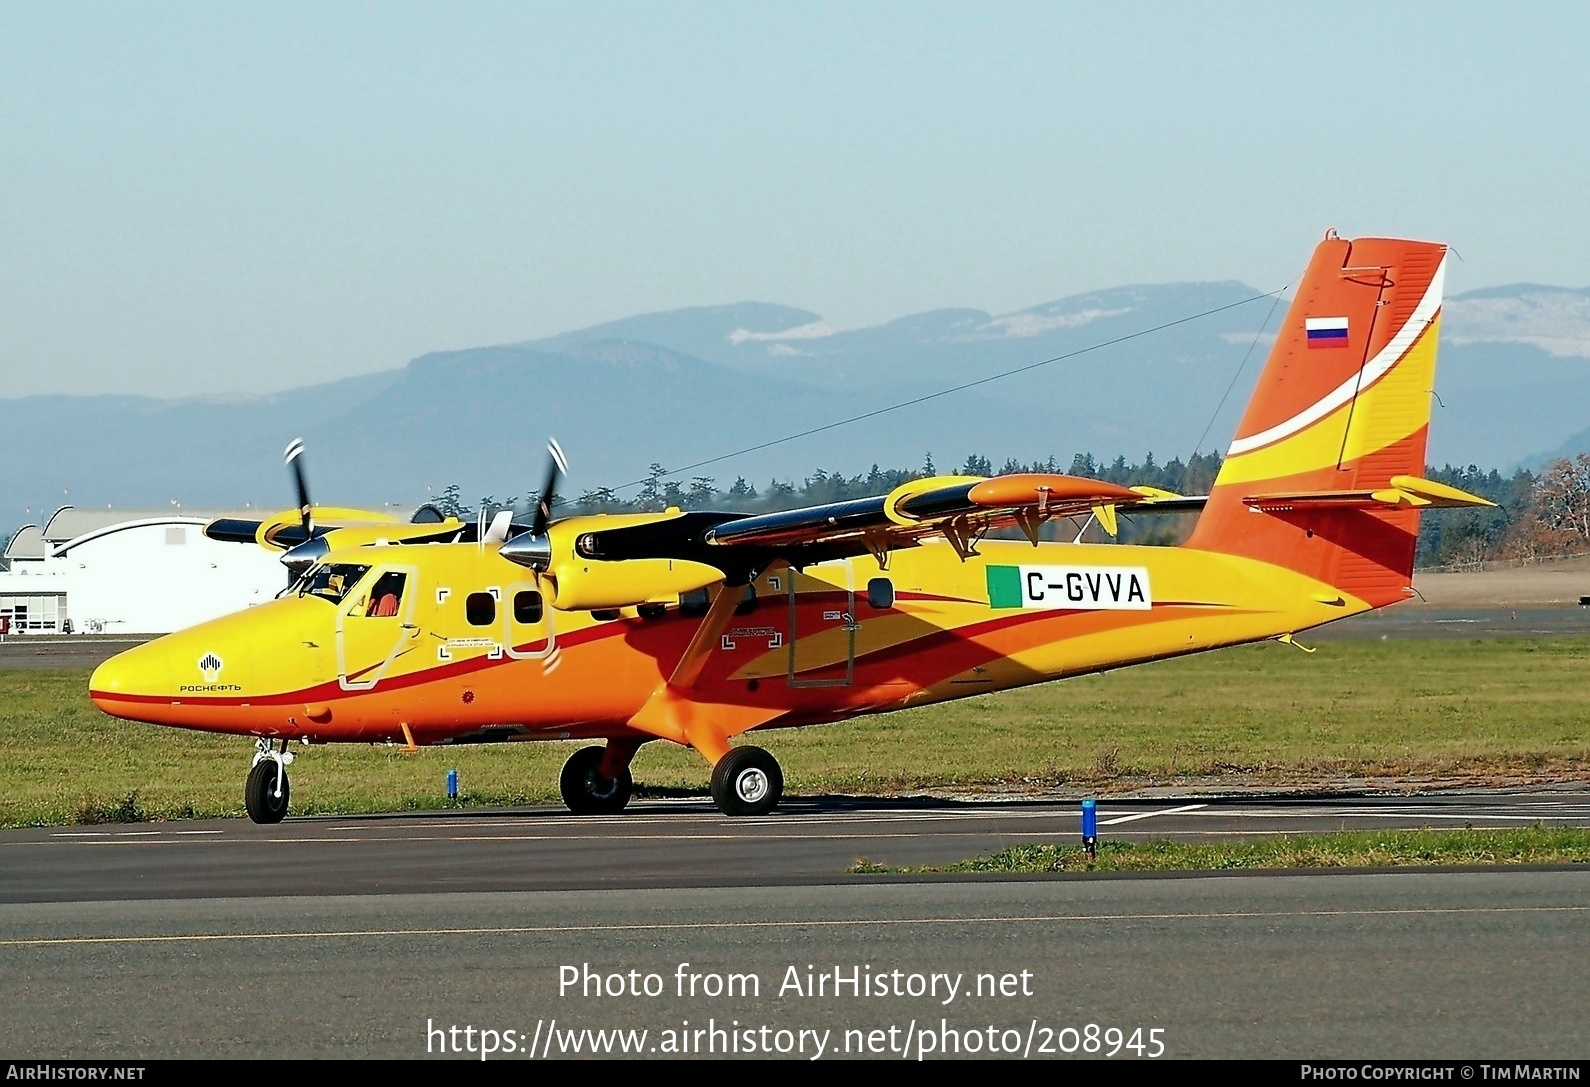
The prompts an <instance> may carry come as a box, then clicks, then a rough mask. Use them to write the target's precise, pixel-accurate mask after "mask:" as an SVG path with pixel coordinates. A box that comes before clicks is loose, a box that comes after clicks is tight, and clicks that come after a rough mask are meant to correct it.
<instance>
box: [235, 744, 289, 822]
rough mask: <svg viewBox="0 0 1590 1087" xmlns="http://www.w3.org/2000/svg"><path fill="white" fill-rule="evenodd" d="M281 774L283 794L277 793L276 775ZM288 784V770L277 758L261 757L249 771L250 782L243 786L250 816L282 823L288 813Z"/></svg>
mask: <svg viewBox="0 0 1590 1087" xmlns="http://www.w3.org/2000/svg"><path fill="white" fill-rule="evenodd" d="M278 773H280V774H281V782H282V794H281V795H280V796H277V795H276V775H277V774H278ZM291 791H292V790H291V789H290V788H289V787H288V784H287V770H286V768H285V767H282V766H281V765H280V764H279V763H277V761H276V760H275V759H261V760H260V761H259V762H256V763H255V764H254V769H252V770H250V771H249V772H248V784H246V785H244V786H243V807H244V808H246V809H247V810H248V817H249V818H250V819H252V820H254V822H256V823H280V822H281V821H282V818H283V817H284V816H285V815H286V814H287V799H288V796H289V795H290V793H291Z"/></svg>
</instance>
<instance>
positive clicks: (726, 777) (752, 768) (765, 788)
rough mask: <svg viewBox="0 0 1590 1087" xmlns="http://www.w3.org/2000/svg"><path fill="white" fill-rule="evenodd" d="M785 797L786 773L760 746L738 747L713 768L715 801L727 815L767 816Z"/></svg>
mask: <svg viewBox="0 0 1590 1087" xmlns="http://www.w3.org/2000/svg"><path fill="white" fill-rule="evenodd" d="M783 795H784V771H782V770H780V769H779V766H778V760H777V759H775V758H774V757H773V756H772V755H770V754H769V753H768V752H766V751H764V750H762V749H761V748H760V747H736V748H733V749H732V750H730V751H729V753H728V754H727V755H725V756H723V758H721V759H719V760H718V765H716V766H714V767H713V768H712V800H713V803H715V804H717V805H718V810H719V811H721V812H722V813H723V814H724V815H766V814H767V813H768V812H770V811H772V810H773V808H774V807H775V806H777V804H778V801H779V798H780V797H782V796H783Z"/></svg>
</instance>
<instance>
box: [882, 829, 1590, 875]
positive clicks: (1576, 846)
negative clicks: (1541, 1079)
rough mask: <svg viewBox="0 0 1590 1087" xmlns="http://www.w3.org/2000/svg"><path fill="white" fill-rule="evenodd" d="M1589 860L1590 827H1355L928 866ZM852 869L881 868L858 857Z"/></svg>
mask: <svg viewBox="0 0 1590 1087" xmlns="http://www.w3.org/2000/svg"><path fill="white" fill-rule="evenodd" d="M1437 864H1444V865H1481V864H1590V830H1584V829H1581V828H1579V827H1514V828H1508V829H1506V830H1475V829H1472V828H1465V829H1462V830H1353V831H1338V832H1336V833H1333V834H1292V835H1285V836H1277V837H1270V838H1261V839H1256V840H1254V841H1248V842H1212V843H1200V842H1175V841H1168V840H1165V839H1156V840H1154V841H1147V842H1103V843H1100V845H1099V847H1098V855H1097V856H1096V857H1094V858H1093V859H1092V860H1089V859H1088V856H1087V854H1085V853H1084V852H1083V851H1082V847H1081V846H1077V845H1064V846H1062V845H1040V844H1029V845H1018V846H1013V847H1011V848H1010V849H1003V850H1001V851H999V852H998V853H993V854H990V855H989V856H986V857H977V858H974V859H972V860H967V861H961V862H959V863H958V864H950V865H945V866H943V867H940V868H923V869H908V871H925V872H989V873H1026V874H1032V873H1039V872H1166V871H1179V872H1186V871H1228V870H1232V869H1238V868H1402V867H1417V866H1427V865H1437ZM851 871H853V872H886V871H889V869H886V868H884V867H883V866H882V865H877V864H870V863H868V862H865V861H862V862H859V863H858V864H857V865H856V867H855V868H853V869H851Z"/></svg>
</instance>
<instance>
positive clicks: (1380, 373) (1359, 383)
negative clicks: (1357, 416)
mask: <svg viewBox="0 0 1590 1087" xmlns="http://www.w3.org/2000/svg"><path fill="white" fill-rule="evenodd" d="M1446 261H1447V258H1446V257H1442V258H1441V265H1440V267H1438V268H1437V269H1436V270H1435V276H1434V277H1433V278H1432V279H1431V280H1430V286H1429V288H1428V289H1427V290H1426V291H1425V292H1424V297H1423V298H1421V299H1419V304H1418V305H1417V306H1415V307H1414V310H1413V313H1412V314H1411V315H1410V316H1409V317H1408V320H1407V322H1406V323H1404V324H1403V326H1402V328H1400V329H1399V330H1398V331H1397V334H1396V335H1395V336H1393V337H1392V338H1391V342H1390V343H1388V344H1386V346H1385V347H1382V348H1381V349H1380V351H1379V353H1377V354H1376V355H1375V357H1374V358H1372V359H1370V360H1369V361H1368V362H1366V363H1365V364H1364V366H1363V369H1361V370H1359V371H1358V372H1357V373H1355V374H1354V375H1353V376H1352V377H1350V378H1348V379H1347V380H1346V381H1344V382H1342V383H1341V384H1340V385H1338V386H1336V388H1334V389H1332V390H1331V391H1330V392H1328V393H1326V394H1325V395H1324V396H1322V397H1320V398H1319V399H1318V400H1316V401H1315V402H1314V403H1313V404H1311V405H1309V406H1308V407H1306V408H1304V409H1303V410H1302V411H1300V412H1298V413H1297V414H1296V415H1294V416H1292V418H1290V419H1288V420H1286V421H1285V422H1282V423H1277V424H1275V426H1273V427H1270V428H1269V429H1268V430H1262V431H1260V432H1259V433H1257V434H1254V435H1252V436H1250V437H1247V438H1237V439H1236V440H1234V441H1233V442H1232V443H1231V448H1230V449H1229V450H1227V451H1226V456H1228V457H1234V456H1237V455H1238V454H1239V453H1250V452H1252V451H1253V450H1255V449H1260V448H1262V447H1264V446H1266V445H1270V444H1271V443H1273V442H1278V441H1280V440H1281V439H1282V438H1286V437H1290V436H1291V435H1293V434H1296V433H1297V432H1298V431H1300V430H1302V429H1303V428H1304V427H1306V426H1308V425H1309V424H1311V423H1317V422H1319V421H1320V420H1321V419H1323V418H1325V416H1327V415H1329V414H1330V413H1331V412H1333V411H1335V410H1336V409H1337V408H1339V407H1341V406H1342V405H1343V404H1346V403H1347V402H1348V401H1350V400H1352V398H1353V397H1354V396H1356V395H1358V393H1359V392H1361V391H1363V390H1364V389H1367V388H1369V386H1371V385H1373V384H1374V383H1375V382H1377V381H1379V380H1380V379H1381V378H1382V377H1384V376H1386V374H1387V372H1388V371H1390V369H1391V368H1392V367H1393V366H1395V365H1396V364H1397V361H1398V360H1399V359H1401V358H1402V356H1403V355H1405V354H1407V353H1408V348H1410V347H1412V346H1413V344H1414V341H1415V340H1417V339H1418V338H1419V336H1420V335H1421V334H1422V333H1423V332H1424V330H1425V329H1426V328H1428V327H1429V326H1430V322H1431V321H1433V320H1435V315H1436V314H1437V313H1439V312H1440V311H1441V289H1442V286H1443V285H1444V283H1445V281H1446Z"/></svg>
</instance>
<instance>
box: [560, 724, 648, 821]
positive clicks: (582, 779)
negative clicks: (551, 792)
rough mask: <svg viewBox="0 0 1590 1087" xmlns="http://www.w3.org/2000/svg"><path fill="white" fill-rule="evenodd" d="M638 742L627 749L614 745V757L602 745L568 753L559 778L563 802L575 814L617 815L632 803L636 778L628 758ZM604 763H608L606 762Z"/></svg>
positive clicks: (631, 755) (611, 744)
mask: <svg viewBox="0 0 1590 1087" xmlns="http://www.w3.org/2000/svg"><path fill="white" fill-rule="evenodd" d="M639 746H640V745H639V744H636V745H634V746H629V747H628V749H627V752H626V751H625V750H624V749H618V748H613V743H612V742H611V741H609V744H608V748H613V758H612V759H609V758H608V750H607V749H604V748H600V747H582V748H580V749H579V750H578V751H576V752H575V753H574V754H572V755H570V756H569V761H568V762H566V763H564V764H563V773H562V774H561V775H559V777H558V789H559V791H560V792H562V793H563V803H565V804H567V805H568V808H569V810H570V811H571V812H573V813H574V814H575V815H615V814H617V813H618V812H621V811H623V810H624V805H625V804H628V803H629V794H630V793H631V792H633V791H634V788H635V781H634V779H633V778H631V777H630V776H629V760H630V758H632V757H633V756H634V754H635V749H636V748H637V747H639ZM604 763H605V764H606V765H604Z"/></svg>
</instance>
